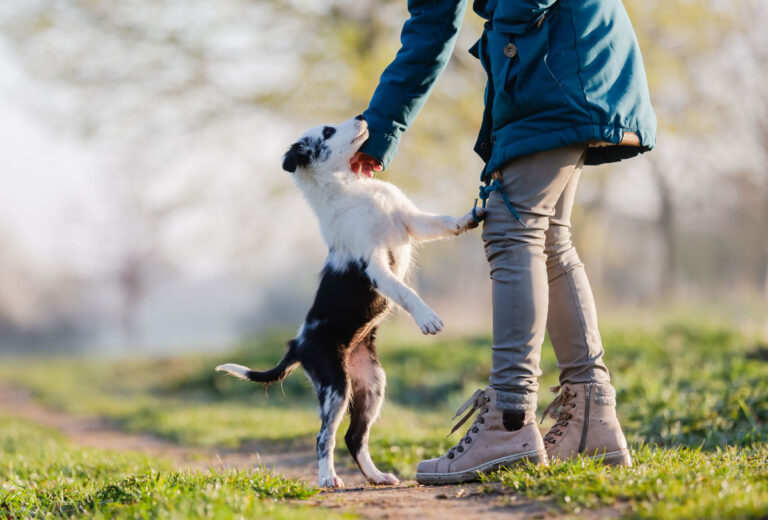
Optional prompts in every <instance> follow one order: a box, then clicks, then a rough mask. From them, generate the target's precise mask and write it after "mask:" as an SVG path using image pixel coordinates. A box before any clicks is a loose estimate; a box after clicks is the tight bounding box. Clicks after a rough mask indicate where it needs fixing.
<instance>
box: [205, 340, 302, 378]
mask: <svg viewBox="0 0 768 520" xmlns="http://www.w3.org/2000/svg"><path fill="white" fill-rule="evenodd" d="M297 366H299V357H298V354H297V352H296V342H295V341H290V342H288V352H286V353H285V356H283V359H281V360H280V363H278V364H277V366H276V367H274V368H270V369H269V370H265V371H264V372H259V371H256V370H251V369H250V368H248V367H244V366H243V365H236V364H235V363H226V364H224V365H219V366H217V367H216V371H217V372H226V373H227V374H229V375H231V376H235V377H239V378H240V379H245V380H246V381H253V382H255V383H267V384H269V383H277V382H280V381H282V380H283V379H285V378H286V377H288V375H289V374H290V373H291V372H293V371H294V370H295V369H296V367H297Z"/></svg>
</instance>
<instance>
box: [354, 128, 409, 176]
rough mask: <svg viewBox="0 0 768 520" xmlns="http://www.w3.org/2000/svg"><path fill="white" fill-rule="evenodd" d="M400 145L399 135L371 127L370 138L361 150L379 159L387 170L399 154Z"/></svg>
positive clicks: (369, 129) (369, 130)
mask: <svg viewBox="0 0 768 520" xmlns="http://www.w3.org/2000/svg"><path fill="white" fill-rule="evenodd" d="M399 145H400V139H398V138H397V137H395V136H393V135H392V134H387V133H385V132H381V131H378V130H374V129H373V128H370V127H369V128H368V139H366V141H365V142H364V143H363V146H361V147H360V151H361V152H363V153H367V154H368V155H370V156H371V157H375V158H376V159H378V160H379V162H380V163H381V165H382V166H383V168H384V169H385V170H386V169H387V168H388V167H389V163H391V162H392V159H394V157H395V154H397V147H398V146H399Z"/></svg>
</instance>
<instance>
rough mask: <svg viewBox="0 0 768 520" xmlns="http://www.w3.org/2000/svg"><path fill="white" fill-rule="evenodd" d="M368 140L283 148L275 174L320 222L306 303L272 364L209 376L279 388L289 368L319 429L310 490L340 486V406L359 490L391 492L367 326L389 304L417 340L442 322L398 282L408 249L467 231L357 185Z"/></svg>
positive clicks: (321, 133)
mask: <svg viewBox="0 0 768 520" xmlns="http://www.w3.org/2000/svg"><path fill="white" fill-rule="evenodd" d="M367 138H368V127H367V124H366V122H365V120H364V119H363V117H362V116H357V117H355V118H353V119H350V120H349V121H346V122H345V123H342V124H340V125H335V126H332V125H328V126H319V127H316V128H312V129H311V130H309V131H307V132H306V133H305V134H304V135H303V136H302V137H301V138H300V139H299V140H298V141H297V142H296V143H294V144H293V145H291V147H290V149H289V150H288V152H287V153H286V154H285V156H284V157H283V169H285V170H286V171H289V172H291V173H292V174H293V180H294V182H295V183H296V186H297V187H298V188H299V190H300V191H301V192H302V193H303V195H304V197H305V198H306V199H307V202H309V205H310V206H311V207H312V209H313V210H314V212H315V214H316V215H317V218H318V220H319V221H320V228H321V230H322V234H323V238H324V239H325V242H326V244H327V245H328V248H329V253H328V258H327V259H326V261H325V266H324V268H323V271H322V277H321V280H320V287H319V288H318V290H317V294H316V296H315V301H314V303H313V305H312V308H311V309H310V310H309V313H308V314H307V317H306V320H305V321H304V324H303V325H302V326H301V328H300V329H299V332H298V335H297V337H296V339H293V340H291V341H290V342H288V351H287V353H286V354H285V357H284V358H283V359H282V360H281V361H280V363H279V364H278V365H277V366H276V367H274V368H272V369H271V370H267V371H265V372H257V371H254V370H251V369H249V368H247V367H244V366H241V365H235V364H231V363H230V364H225V365H221V366H218V367H216V370H218V371H223V372H227V373H229V374H231V375H233V376H236V377H240V378H242V379H246V380H249V381H255V382H260V383H274V382H277V381H281V380H282V379H284V378H285V377H286V376H287V375H288V374H290V373H291V372H292V371H293V370H294V369H295V368H296V367H297V366H298V365H299V364H301V365H302V367H304V370H305V371H306V373H307V375H308V376H309V378H310V379H311V380H312V382H313V383H314V385H315V389H316V390H317V396H318V399H319V400H320V418H321V420H322V427H321V429H320V433H319V434H318V436H317V457H318V464H319V484H320V486H321V487H341V486H343V483H342V481H341V479H340V478H339V477H338V476H337V475H336V471H335V469H334V465H333V450H334V447H335V439H336V430H337V429H338V427H339V423H340V422H341V420H342V418H343V416H344V413H345V412H346V411H347V409H348V408H349V411H350V415H351V421H350V425H349V429H348V431H347V433H346V435H345V437H344V439H345V441H346V444H347V448H348V449H349V452H350V453H351V454H352V457H353V458H354V459H355V461H356V462H357V464H358V466H359V467H360V470H361V471H362V472H363V474H364V475H365V477H366V478H367V479H368V481H369V482H371V483H373V484H396V483H397V482H398V480H397V478H396V477H395V476H394V475H392V474H389V473H382V472H381V471H379V470H378V469H377V468H376V466H375V465H374V464H373V462H372V461H371V457H370V455H369V452H368V435H369V431H370V428H371V425H372V424H373V422H374V421H375V420H376V418H377V417H378V415H379V410H380V408H381V404H382V401H383V399H384V386H385V376H384V370H382V368H381V365H380V364H379V361H378V357H377V355H376V347H375V345H374V337H375V333H376V327H377V326H378V324H379V323H380V322H381V320H382V319H383V318H384V315H385V313H386V312H387V310H388V309H389V307H390V302H395V303H397V304H398V305H400V306H401V307H402V308H404V309H405V310H406V311H408V312H409V313H410V314H411V316H413V319H414V320H415V321H416V324H417V325H418V326H419V328H420V329H421V331H422V332H423V333H424V334H436V333H438V332H439V331H440V330H442V328H443V322H442V321H441V320H440V318H439V317H438V316H437V314H435V311H433V310H432V309H431V308H429V306H428V305H427V304H426V303H424V301H423V300H422V299H421V298H420V297H419V296H418V295H417V294H416V293H415V292H414V291H413V289H411V288H410V287H408V286H407V285H406V284H405V283H404V282H403V279H404V278H405V275H406V273H407V272H408V269H409V266H410V263H411V246H412V243H413V242H414V241H425V240H434V239H438V238H444V237H450V236H454V235H459V234H460V233H462V232H464V231H466V230H468V229H471V228H474V227H476V226H477V224H476V222H475V220H474V219H473V218H472V214H471V212H470V213H467V214H466V215H464V216H463V217H461V218H454V217H449V216H440V215H433V214H430V213H425V212H423V211H420V210H419V209H418V208H416V206H414V204H413V203H412V202H411V201H410V200H408V198H407V197H406V196H405V195H404V194H403V193H402V192H401V191H400V190H399V189H398V188H397V187H395V186H394V185H393V184H390V183H387V182H383V181H381V180H377V179H369V178H365V177H363V178H360V177H358V176H357V175H356V174H355V173H353V172H352V171H351V170H350V167H349V160H350V158H351V157H352V155H354V153H355V152H356V151H357V150H358V149H359V148H360V146H361V145H362V143H363V142H364V141H365V140H366V139H367Z"/></svg>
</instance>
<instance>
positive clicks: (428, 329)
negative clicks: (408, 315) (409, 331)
mask: <svg viewBox="0 0 768 520" xmlns="http://www.w3.org/2000/svg"><path fill="white" fill-rule="evenodd" d="M413 319H414V320H416V325H418V326H419V328H420V329H421V332H422V333H423V334H437V333H438V332H440V331H441V330H443V327H444V326H445V325H444V324H443V320H441V319H440V316H438V315H437V314H435V311H433V310H432V309H430V308H429V307H425V308H424V309H422V310H420V311H418V312H414V313H413Z"/></svg>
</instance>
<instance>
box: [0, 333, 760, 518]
mask: <svg viewBox="0 0 768 520" xmlns="http://www.w3.org/2000/svg"><path fill="white" fill-rule="evenodd" d="M602 332H603V343H604V345H605V349H606V362H607V363H608V366H609V367H610V368H611V369H612V377H613V383H614V386H616V388H617V390H618V413H619V417H620V418H621V420H622V424H623V425H624V429H625V431H626V433H627V437H628V439H629V441H630V444H631V446H632V448H633V449H634V450H635V453H636V460H637V461H638V464H637V466H636V468H633V469H630V470H606V469H604V468H596V467H593V466H590V465H589V464H586V463H581V462H574V463H568V464H565V465H553V466H552V467H551V468H549V469H542V468H537V469H531V470H529V471H524V472H520V471H516V472H510V473H505V474H499V475H497V476H496V477H495V478H497V479H498V480H499V481H500V482H502V483H503V484H504V485H507V486H508V487H509V489H510V490H513V491H518V492H521V493H525V494H527V495H530V496H543V497H553V498H554V500H555V504H557V507H561V508H563V510H564V511H571V512H572V511H574V510H575V509H576V508H582V509H585V508H593V507H600V506H604V505H608V504H619V505H622V507H623V508H624V509H626V512H627V514H628V515H630V516H636V517H648V518H653V517H668V518H697V517H699V518H700V517H705V516H711V517H729V516H736V517H745V518H746V517H757V518H760V517H765V516H766V515H768V505H766V504H768V500H766V494H765V493H766V488H765V485H766V481H768V479H766V473H765V471H764V468H765V467H766V465H768V456H767V453H766V441H768V355H767V354H768V347H766V346H764V345H761V344H760V343H759V342H757V341H755V340H753V339H751V338H749V337H746V336H744V335H743V334H741V333H740V332H738V331H736V330H733V329H730V328H727V327H718V326H714V325H711V324H708V323H698V322H691V321H690V320H688V321H682V322H674V323H670V324H666V325H660V326H656V327H651V328H639V327H627V326H619V327H613V328H606V329H605V330H603V331H602ZM286 337H288V336H284V337H279V336H273V337H267V338H262V339H261V340H259V341H256V342H252V343H250V344H247V345H244V346H243V347H242V348H241V349H240V350H238V351H237V352H234V353H231V354H228V355H225V356H216V357H191V358H174V359H165V360H150V361H122V362H116V363H98V362H87V363H86V362H82V361H80V360H74V361H72V360H70V361H64V360H62V361H46V362H45V363H34V364H29V363H28V364H26V365H25V368H24V370H23V371H20V370H19V369H18V367H14V366H13V364H9V365H7V366H6V367H4V368H0V378H5V379H11V380H14V381H15V382H16V383H18V384H21V385H23V386H25V387H27V388H28V389H30V390H31V391H32V392H33V393H34V394H35V395H36V396H37V397H38V398H39V399H41V400H42V401H44V402H46V403H47V404H49V405H52V406H56V407H58V408H62V409H64V410H67V411H70V412H74V413H82V414H89V415H101V416H106V417H109V418H111V419H113V420H115V421H116V422H117V423H118V424H120V425H121V426H122V427H123V428H125V429H126V430H130V431H144V432H152V433H155V434H157V435H161V436H163V437H165V438H168V439H171V440H174V441H176V442H179V443H184V444H191V445H221V446H227V447H238V446H244V445H245V444H246V443H250V442H253V441H256V442H260V443H264V444H265V445H266V446H267V447H269V446H274V449H285V448H286V445H287V446H288V447H290V446H291V445H293V444H303V445H306V446H310V445H311V444H312V443H313V442H314V435H315V434H316V431H317V428H318V425H319V421H318V419H317V411H316V405H315V401H314V395H313V391H312V389H311V387H310V386H309V384H308V382H307V381H306V378H304V377H301V376H296V375H294V376H292V377H291V378H289V379H288V380H287V381H286V382H285V384H284V385H283V387H282V388H281V387H271V388H269V389H268V390H267V391H265V390H264V389H263V388H261V387H259V386H256V385H253V384H248V383H245V382H243V381H239V380H236V379H233V378H227V377H224V376H222V375H220V374H216V373H214V372H213V367H214V366H216V365H217V364H219V363H221V362H225V361H227V362H236V363H242V364H246V365H250V366H253V367H269V366H272V365H274V364H275V363H276V361H277V360H278V359H279V358H280V356H281V355H282V353H283V350H284V348H285V347H284V339H285V338H286ZM407 338H408V339H407V340H404V339H402V338H399V337H396V336H392V335H390V336H388V337H387V336H385V337H383V338H382V340H381V341H380V345H379V353H380V356H381V360H382V364H383V365H384V367H385V369H386V370H387V374H388V388H387V403H386V404H385V407H384V409H383V412H382V417H381V419H380V420H379V421H378V423H377V425H376V426H375V427H374V430H373V433H372V437H371V449H372V456H373V458H374V460H375V461H376V462H377V463H378V464H379V465H380V466H381V467H382V468H385V469H387V470H390V471H391V470H394V471H395V472H396V473H398V474H399V475H401V476H404V477H410V476H412V475H413V472H414V468H415V465H416V463H417V462H418V461H419V460H421V459H423V458H427V457H432V456H435V455H438V454H441V453H442V452H444V451H445V450H446V449H447V448H448V447H450V446H451V445H452V444H453V443H454V442H455V441H456V440H457V438H451V439H447V438H446V437H445V434H446V433H447V432H448V430H449V427H450V424H449V419H450V417H451V416H452V415H453V413H452V412H453V411H454V410H455V408H456V407H457V406H458V405H459V404H461V402H463V400H464V399H466V397H467V396H468V395H470V394H471V392H472V391H474V389H475V388H478V387H482V386H484V385H485V381H486V378H487V373H488V368H489V364H490V348H489V345H490V340H489V339H488V338H484V337H478V338H469V339H467V338H464V339H442V338H437V339H434V338H429V339H422V338H415V337H414V336H413V335H408V336H407ZM542 369H543V370H544V373H545V376H544V378H543V379H542V382H541V386H542V388H546V387H547V386H550V385H555V384H557V368H556V361H555V359H554V356H553V353H552V348H551V346H549V345H545V346H544V350H543V359H542ZM52 374H54V376H52ZM549 398H550V397H549V396H548V395H547V392H546V391H542V392H540V408H543V407H544V406H545V405H546V404H548V401H549ZM344 429H345V427H344V426H342V428H341V430H340V432H341V433H340V438H339V441H340V442H339V445H340V446H342V447H343V440H342V439H341V434H343V432H344ZM339 463H341V464H344V463H347V464H350V465H351V464H352V462H351V460H350V458H349V457H348V455H346V454H345V453H344V451H343V448H340V451H339ZM723 468H724V469H723ZM761 468H763V469H761ZM702 494H703V495H706V496H702ZM566 497H568V498H567V499H566ZM718 497H720V498H718Z"/></svg>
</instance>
